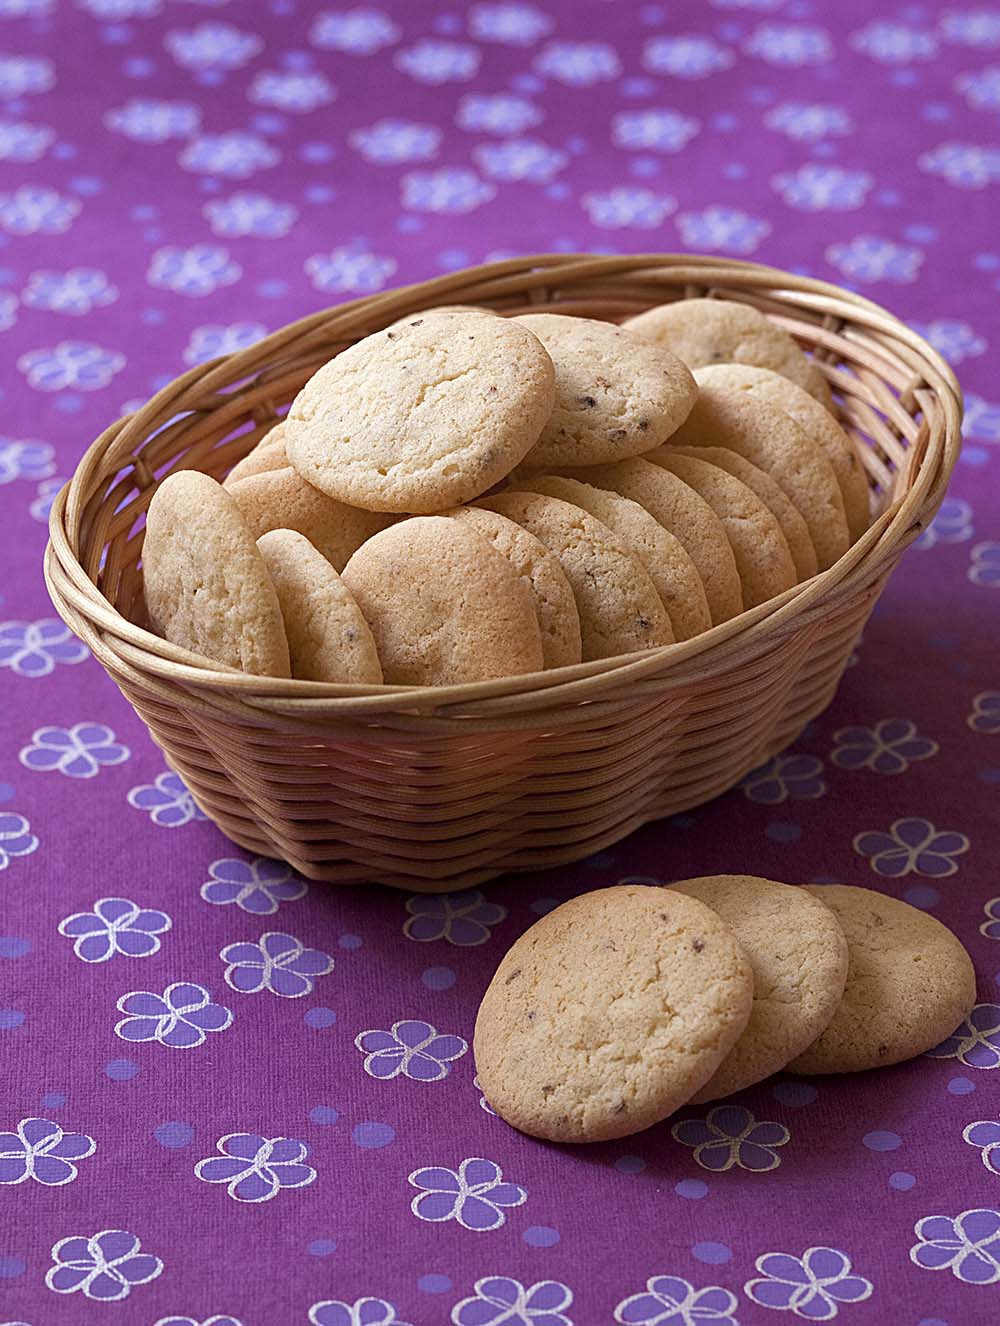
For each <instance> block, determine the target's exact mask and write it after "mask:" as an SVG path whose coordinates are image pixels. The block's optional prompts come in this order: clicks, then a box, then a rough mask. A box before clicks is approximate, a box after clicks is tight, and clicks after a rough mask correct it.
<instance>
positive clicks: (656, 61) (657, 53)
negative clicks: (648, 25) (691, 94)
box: [642, 33, 736, 79]
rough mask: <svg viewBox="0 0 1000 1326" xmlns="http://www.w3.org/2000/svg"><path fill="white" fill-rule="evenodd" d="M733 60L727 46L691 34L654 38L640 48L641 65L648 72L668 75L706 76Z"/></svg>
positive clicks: (677, 76)
mask: <svg viewBox="0 0 1000 1326" xmlns="http://www.w3.org/2000/svg"><path fill="white" fill-rule="evenodd" d="M735 59H736V57H735V55H734V54H733V52H732V51H731V50H730V49H729V47H728V46H723V45H722V44H721V42H717V41H714V40H713V39H712V38H711V37H702V36H696V35H694V34H692V33H684V34H683V35H682V36H678V37H654V38H653V40H652V41H647V42H646V45H645V46H644V47H643V49H642V63H643V66H644V67H645V68H646V69H648V70H649V71H650V73H653V74H667V75H668V76H669V77H671V78H689V79H694V78H707V77H708V75H709V74H715V73H718V71H719V70H720V69H728V68H729V66H730V65H731V64H732V63H733V62H734V60H735Z"/></svg>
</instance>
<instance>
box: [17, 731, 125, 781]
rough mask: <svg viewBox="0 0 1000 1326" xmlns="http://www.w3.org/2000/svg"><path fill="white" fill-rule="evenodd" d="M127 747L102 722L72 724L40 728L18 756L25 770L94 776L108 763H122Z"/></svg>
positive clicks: (69, 776)
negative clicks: (67, 726)
mask: <svg viewBox="0 0 1000 1326" xmlns="http://www.w3.org/2000/svg"><path fill="white" fill-rule="evenodd" d="M128 757H129V749H128V747H127V746H123V745H122V744H121V742H119V741H116V740H115V734H114V732H112V730H111V728H109V727H105V725H104V724H103V723H74V724H73V726H72V727H69V728H66V727H40V728H38V729H37V730H36V731H35V732H34V733H33V734H32V737H31V745H30V746H25V747H24V748H23V749H22V750H21V753H20V755H19V757H18V758H19V759H20V761H21V763H22V764H23V765H24V767H25V768H26V769H34V770H36V771H37V772H39V773H49V772H58V773H61V774H64V775H65V776H66V777H67V778H96V777H97V775H98V774H99V773H100V771H101V769H103V768H105V767H106V766H108V765H114V764H123V763H124V762H125V761H126V760H127V759H128Z"/></svg>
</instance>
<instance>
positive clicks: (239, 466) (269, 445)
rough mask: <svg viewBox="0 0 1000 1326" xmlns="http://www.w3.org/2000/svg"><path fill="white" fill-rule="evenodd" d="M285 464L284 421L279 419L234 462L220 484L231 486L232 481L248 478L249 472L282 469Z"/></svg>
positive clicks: (261, 472) (286, 460)
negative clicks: (253, 445) (246, 452)
mask: <svg viewBox="0 0 1000 1326" xmlns="http://www.w3.org/2000/svg"><path fill="white" fill-rule="evenodd" d="M287 465H288V454H287V452H286V451H285V423H284V420H281V421H280V422H279V423H276V424H275V425H274V427H273V428H271V429H269V430H268V431H267V432H266V433H265V434H264V436H263V437H262V438H261V439H260V441H259V442H258V443H257V445H256V446H255V447H254V449H253V450H252V451H251V452H249V453H248V454H247V455H246V456H244V457H243V459H242V460H240V461H237V462H236V464H235V465H234V466H233V468H232V469H231V470H230V471H229V473H228V474H227V475H226V477H225V478H224V479H223V481H222V486H223V488H232V486H233V484H234V483H239V481H240V480H241V479H248V478H249V477H250V475H251V474H263V473H265V471H267V470H283V469H284V468H285V467H286V466H287Z"/></svg>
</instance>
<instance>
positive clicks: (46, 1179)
mask: <svg viewBox="0 0 1000 1326" xmlns="http://www.w3.org/2000/svg"><path fill="white" fill-rule="evenodd" d="M96 1150H97V1143H96V1142H95V1141H94V1139H93V1138H92V1137H88V1136H87V1135H86V1133H66V1132H63V1130H62V1128H61V1127H60V1126H59V1124H57V1123H53V1121H52V1120H51V1119H22V1120H21V1122H20V1123H19V1124H18V1125H17V1131H16V1132H13V1133H0V1183H3V1184H15V1183H26V1182H27V1181H28V1179H34V1181H35V1182H36V1183H40V1184H42V1185H43V1186H44V1187H46V1188H61V1187H62V1186H63V1185H64V1184H66V1183H72V1182H73V1180H74V1179H75V1178H76V1177H77V1168H76V1164H75V1163H74V1162H76V1161H78V1160H86V1158H87V1157H88V1156H92V1155H93V1154H94V1152H95V1151H96Z"/></svg>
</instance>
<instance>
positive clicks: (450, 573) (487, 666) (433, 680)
mask: <svg viewBox="0 0 1000 1326" xmlns="http://www.w3.org/2000/svg"><path fill="white" fill-rule="evenodd" d="M344 583H345V584H346V585H347V588H348V589H349V590H350V592H351V593H352V594H353V595H354V598H355V600H356V601H357V604H358V607H359V608H360V609H361V611H362V613H364V616H365V620H366V621H367V622H368V625H369V626H370V627H371V631H372V635H373V636H374V637H375V647H376V649H377V650H378V656H379V659H380V660H381V663H382V671H383V673H384V675H385V680H386V681H387V682H388V683H389V684H390V685H400V686H451V685H455V684H457V683H460V682H471V681H486V680H488V679H490V678H493V677H512V676H517V675H520V674H522V673H526V672H540V671H541V670H542V668H543V667H544V656H543V654H542V637H541V632H540V630H539V626H538V616H537V614H536V612H535V604H534V600H533V598H532V595H531V591H530V590H529V588H528V586H527V584H526V583H525V582H524V580H523V579H522V578H521V576H519V575H518V573H517V572H516V571H515V570H514V568H513V566H511V564H510V562H509V561H508V560H507V558H506V557H504V556H503V554H502V553H500V552H498V551H497V550H496V548H494V547H493V546H492V545H491V543H490V542H489V540H488V539H486V538H484V537H483V536H482V535H480V534H477V533H476V532H475V531H474V530H473V529H472V527H471V526H469V525H465V524H462V523H461V522H460V521H457V520H451V519H448V518H446V517H444V516H416V517H414V518H413V519H411V520H401V521H399V522H398V523H397V524H395V525H391V526H390V527H389V528H388V529H385V530H382V532H381V533H380V534H376V535H375V536H374V537H373V538H371V539H369V540H368V542H367V543H365V544H364V545H363V546H362V547H361V548H359V549H358V551H357V552H356V553H355V554H354V556H353V557H352V558H351V560H350V561H349V562H348V563H347V566H346V567H345V568H344Z"/></svg>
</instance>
